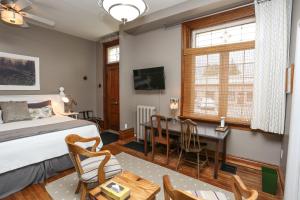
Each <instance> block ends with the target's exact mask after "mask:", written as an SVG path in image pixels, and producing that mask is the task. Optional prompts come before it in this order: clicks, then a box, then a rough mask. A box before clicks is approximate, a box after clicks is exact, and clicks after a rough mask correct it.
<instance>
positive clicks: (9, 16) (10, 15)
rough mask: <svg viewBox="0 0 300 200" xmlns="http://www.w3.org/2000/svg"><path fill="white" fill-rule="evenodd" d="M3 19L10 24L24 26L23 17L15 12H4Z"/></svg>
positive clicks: (2, 12)
mask: <svg viewBox="0 0 300 200" xmlns="http://www.w3.org/2000/svg"><path fill="white" fill-rule="evenodd" d="M1 19H2V20H3V21H5V22H7V23H9V24H14V25H23V23H24V20H23V16H22V15H21V14H19V13H17V12H15V11H13V10H2V11H1Z"/></svg>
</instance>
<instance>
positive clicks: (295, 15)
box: [280, 0, 300, 174]
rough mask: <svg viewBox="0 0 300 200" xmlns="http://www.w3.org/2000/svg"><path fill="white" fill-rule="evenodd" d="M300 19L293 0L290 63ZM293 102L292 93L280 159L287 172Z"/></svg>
mask: <svg viewBox="0 0 300 200" xmlns="http://www.w3.org/2000/svg"><path fill="white" fill-rule="evenodd" d="M299 20H300V1H299V0H294V1H293V13H292V29H291V47H290V63H291V64H292V63H295V51H296V49H295V48H296V35H297V24H298V22H299ZM291 104H292V95H290V94H289V95H288V96H287V112H286V123H285V133H286V134H285V136H284V138H283V141H282V158H281V160H280V166H281V168H282V170H283V172H284V174H285V170H286V162H287V153H288V142H289V129H290V127H289V126H290V115H291Z"/></svg>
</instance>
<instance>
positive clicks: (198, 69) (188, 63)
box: [181, 21, 255, 125]
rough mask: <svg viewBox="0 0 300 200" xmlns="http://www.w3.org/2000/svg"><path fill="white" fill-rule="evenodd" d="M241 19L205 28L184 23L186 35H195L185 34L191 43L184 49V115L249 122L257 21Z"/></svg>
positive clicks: (202, 118)
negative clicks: (188, 26) (205, 29)
mask: <svg viewBox="0 0 300 200" xmlns="http://www.w3.org/2000/svg"><path fill="white" fill-rule="evenodd" d="M241 22H243V21H241ZM241 22H240V23H239V22H238V25H236V21H235V25H234V26H232V24H229V26H226V24H225V28H224V27H223V28H221V29H220V28H219V27H220V26H218V28H219V29H217V30H216V29H214V28H213V27H209V28H210V31H206V32H204V31H202V30H201V29H194V30H191V29H190V30H189V31H188V32H186V30H188V29H187V27H183V32H185V33H183V37H192V38H183V40H184V41H189V42H190V43H189V44H186V45H187V47H188V48H184V49H183V63H182V64H183V68H182V107H181V108H182V109H181V114H182V116H184V117H188V118H193V119H199V120H205V121H219V120H220V117H222V116H224V117H226V121H227V122H230V123H233V124H242V125H248V124H250V118H251V110H252V109H251V108H252V96H253V95H252V92H253V76H254V58H255V53H254V48H255V41H254V40H255V23H254V22H250V23H249V21H248V22H247V23H241ZM193 24H195V23H194V22H193ZM222 25H224V24H222ZM230 25H231V26H230ZM206 28H207V27H206ZM189 47H190V48H189Z"/></svg>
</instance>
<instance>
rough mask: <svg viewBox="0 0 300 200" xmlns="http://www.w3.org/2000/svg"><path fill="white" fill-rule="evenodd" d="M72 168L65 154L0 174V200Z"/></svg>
mask: <svg viewBox="0 0 300 200" xmlns="http://www.w3.org/2000/svg"><path fill="white" fill-rule="evenodd" d="M72 167H73V163H72V161H71V159H70V157H69V155H68V154H67V155H64V156H61V157H57V158H52V159H50V160H46V161H43V162H40V163H37V164H33V165H29V166H26V167H22V168H20V169H16V170H13V171H9V172H6V173H3V174H0V199H2V198H4V197H7V196H9V195H11V194H13V193H15V192H18V191H20V190H22V189H24V188H25V187H27V186H29V185H32V184H37V183H42V182H44V181H45V180H46V179H47V178H50V177H52V176H54V175H57V174H58V173H59V172H61V171H64V170H66V169H70V168H72Z"/></svg>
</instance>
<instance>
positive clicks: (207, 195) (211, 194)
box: [187, 190, 228, 200]
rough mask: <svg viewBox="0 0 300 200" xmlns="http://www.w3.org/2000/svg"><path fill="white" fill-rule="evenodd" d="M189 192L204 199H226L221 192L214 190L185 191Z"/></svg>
mask: <svg viewBox="0 0 300 200" xmlns="http://www.w3.org/2000/svg"><path fill="white" fill-rule="evenodd" d="M187 192H189V193H190V194H192V195H194V196H196V197H199V198H202V199H205V200H228V199H227V198H226V196H225V194H223V193H222V192H217V191H216V192H215V191H211V190H209V191H204V190H199V191H187Z"/></svg>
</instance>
